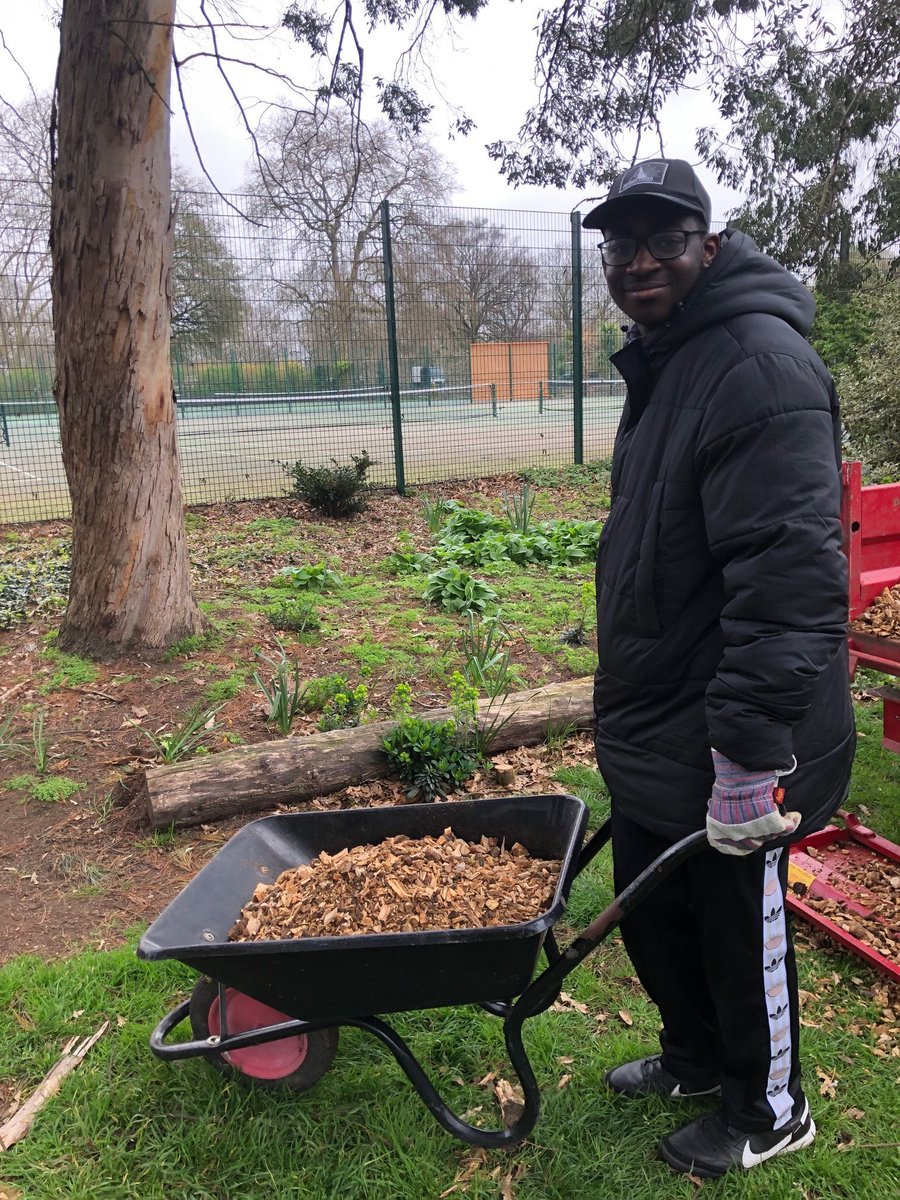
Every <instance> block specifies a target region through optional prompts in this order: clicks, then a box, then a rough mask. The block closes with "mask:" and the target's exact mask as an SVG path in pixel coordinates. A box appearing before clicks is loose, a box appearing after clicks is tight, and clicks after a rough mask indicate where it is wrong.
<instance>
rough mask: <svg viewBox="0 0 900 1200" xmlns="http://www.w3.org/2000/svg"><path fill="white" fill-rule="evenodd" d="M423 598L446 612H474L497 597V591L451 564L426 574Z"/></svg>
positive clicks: (491, 602)
mask: <svg viewBox="0 0 900 1200" xmlns="http://www.w3.org/2000/svg"><path fill="white" fill-rule="evenodd" d="M425 599H426V600H431V601H433V602H434V603H436V604H439V605H440V606H441V608H443V609H446V610H447V611H448V612H459V613H474V612H484V610H485V609H486V608H487V606H488V605H489V604H493V602H494V601H495V600H496V599H497V593H496V592H495V591H494V589H493V588H492V587H489V586H488V585H487V584H486V583H485V582H484V581H483V580H481V579H475V578H473V577H472V576H471V575H470V574H469V573H468V571H464V570H463V569H462V568H461V567H457V566H455V565H451V566H448V567H444V568H442V569H441V570H440V571H433V572H432V573H431V574H430V575H429V576H427V579H426V585H425Z"/></svg>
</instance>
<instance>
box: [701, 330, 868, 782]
mask: <svg viewBox="0 0 900 1200" xmlns="http://www.w3.org/2000/svg"><path fill="white" fill-rule="evenodd" d="M836 421H837V406H836V399H835V397H834V393H833V389H832V388H830V387H829V384H828V381H827V376H825V374H824V372H823V371H820V370H818V369H817V368H816V366H815V364H814V363H813V362H812V361H809V360H805V359H803V358H802V357H799V356H798V357H795V356H792V355H789V354H762V355H756V356H754V357H751V358H748V359H746V360H744V361H743V362H741V363H740V364H738V365H737V366H735V367H734V368H733V369H732V370H731V371H730V372H729V373H728V374H727V375H726V376H725V378H724V380H723V381H722V384H721V386H720V389H719V392H718V394H717V397H716V400H715V401H714V403H713V404H712V405H711V406H710V408H709V409H708V410H707V413H706V414H705V417H704V421H703V426H702V429H701V436H700V440H699V443H698V454H697V460H696V461H697V469H698V472H699V477H700V490H701V500H702V504H703V513H704V520H705V523H706V530H707V537H708V543H709V547H710V551H711V553H712V556H713V558H714V560H715V562H716V564H717V565H718V567H719V568H720V570H721V572H722V585H723V592H724V599H723V605H722V613H721V630H722V636H723V640H724V651H723V654H722V659H721V662H720V664H719V668H718V671H717V673H716V675H715V677H714V678H713V679H712V681H711V683H710V684H709V687H708V688H707V692H706V712H707V722H708V728H709V736H710V744H711V745H712V746H714V747H715V748H716V749H717V750H719V751H721V753H723V754H725V755H727V756H728V757H729V758H731V759H733V760H734V761H735V762H738V763H740V764H741V765H742V766H744V767H747V768H748V769H751V770H767V769H770V768H776V767H777V768H790V766H791V762H792V756H793V749H792V746H793V741H792V733H791V731H792V727H793V726H794V725H796V724H797V722H798V721H799V720H800V719H801V718H802V717H803V715H804V713H805V712H806V711H807V709H808V708H809V706H810V703H811V700H812V693H813V690H814V687H815V683H816V680H817V678H818V676H819V674H820V673H821V672H822V671H823V669H824V668H825V667H826V666H827V665H828V663H829V662H830V661H831V659H832V658H833V656H834V655H835V654H836V653H837V652H838V650H839V648H840V647H841V645H842V644H843V642H844V641H845V639H846V634H847V564H846V559H845V557H844V554H843V550H842V538H841V521H840V470H839V461H838V453H839V451H838V450H837V448H836V445H835V429H836Z"/></svg>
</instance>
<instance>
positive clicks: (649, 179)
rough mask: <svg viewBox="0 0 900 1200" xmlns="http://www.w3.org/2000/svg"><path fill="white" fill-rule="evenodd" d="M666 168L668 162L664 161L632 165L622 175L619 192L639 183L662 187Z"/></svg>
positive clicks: (667, 167)
mask: <svg viewBox="0 0 900 1200" xmlns="http://www.w3.org/2000/svg"><path fill="white" fill-rule="evenodd" d="M668 169H669V164H668V163H664V162H649V163H640V165H639V166H636V167H632V168H631V170H630V171H626V172H625V174H624V175H623V176H622V182H621V184H620V185H619V194H620V195H621V193H622V192H626V191H627V190H628V189H629V188H630V187H636V186H637V184H639V183H652V184H655V185H656V186H657V187H662V184H663V181H664V180H665V178H666V172H667V171H668Z"/></svg>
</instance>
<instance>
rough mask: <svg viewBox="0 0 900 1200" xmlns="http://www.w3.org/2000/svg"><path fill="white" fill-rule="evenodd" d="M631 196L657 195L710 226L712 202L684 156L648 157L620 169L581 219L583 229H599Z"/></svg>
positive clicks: (623, 207) (620, 210) (626, 203)
mask: <svg viewBox="0 0 900 1200" xmlns="http://www.w3.org/2000/svg"><path fill="white" fill-rule="evenodd" d="M633 196H658V197H659V199H660V200H667V201H668V202H669V203H670V204H677V205H678V207H679V208H686V209H688V210H689V211H690V212H694V213H697V214H698V215H699V216H701V217H703V219H704V221H705V222H706V224H707V227H708V226H709V220H710V214H711V213H712V202H711V201H710V198H709V195H708V194H707V191H706V188H705V187H704V186H703V184H702V183H701V182H700V180H699V179H698V178H697V176H696V175H695V174H694V168H693V167H692V166H691V164H690V163H689V162H685V160H684V159H683V158H651V159H648V160H647V162H642V163H637V164H636V165H635V166H633V167H629V168H628V170H627V171H623V172H622V174H621V175H618V176H617V177H616V179H615V180H614V181H613V185H612V187H611V188H610V189H609V195H608V196H607V197H606V199H605V200H604V201H603V203H602V204H598V205H597V207H596V208H592V209H591V211H590V212H589V213H588V215H587V216H586V217H585V218H584V220H583V221H582V222H581V224H582V226H583V227H584V228H585V229H602V228H603V226H604V225H605V224H606V222H607V221H608V220H609V219H610V217H613V216H615V214H616V213H617V212H623V211H624V210H625V209H626V208H627V207H628V203H629V201H630V200H631V198H632V197H633Z"/></svg>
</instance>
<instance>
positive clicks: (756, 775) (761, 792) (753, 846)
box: [706, 750, 800, 854]
mask: <svg viewBox="0 0 900 1200" xmlns="http://www.w3.org/2000/svg"><path fill="white" fill-rule="evenodd" d="M712 756H713V766H714V767H715V771H716V782H715V783H714V784H713V790H712V795H711V796H710V798H709V804H708V806H707V817H706V835H707V837H708V838H709V844H710V845H711V846H713V847H714V848H715V849H716V850H719V851H721V853H722V854H750V853H752V851H754V850H758V849H759V848H760V846H763V845H765V843H766V842H769V841H772V840H773V839H774V838H782V837H784V836H785V835H786V834H789V833H793V832H794V830H795V829H796V828H797V826H798V825H799V824H800V813H798V812H785V811H784V809H783V808H782V804H781V802H782V800H783V797H784V789H783V788H781V787H780V786H779V783H778V780H779V776H780V775H787V774H789V772H787V771H774V770H773V771H747V770H745V769H744V768H743V767H742V766H740V765H739V764H738V763H735V762H732V761H731V759H728V758H726V757H725V755H724V754H719V752H718V750H713V752H712ZM795 765H796V764H795Z"/></svg>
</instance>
